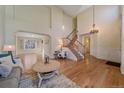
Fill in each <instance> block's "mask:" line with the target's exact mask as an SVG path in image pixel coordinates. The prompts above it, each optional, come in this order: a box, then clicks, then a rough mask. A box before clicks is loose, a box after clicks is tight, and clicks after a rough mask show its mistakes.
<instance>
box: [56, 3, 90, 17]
mask: <svg viewBox="0 0 124 93" xmlns="http://www.w3.org/2000/svg"><path fill="white" fill-rule="evenodd" d="M57 7H59V8H60V9H62V10H63V11H64V12H65V13H66V14H68V15H70V16H77V15H78V14H79V13H80V12H82V11H84V10H86V9H87V8H89V7H91V5H58V6H57Z"/></svg>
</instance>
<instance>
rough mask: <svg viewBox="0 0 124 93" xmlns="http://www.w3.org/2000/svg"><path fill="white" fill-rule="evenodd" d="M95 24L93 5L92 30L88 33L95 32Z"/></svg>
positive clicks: (96, 30)
mask: <svg viewBox="0 0 124 93" xmlns="http://www.w3.org/2000/svg"><path fill="white" fill-rule="evenodd" d="M95 26H96V24H95V6H93V25H92V30H91V31H90V33H97V32H98V31H99V30H98V29H96V27H95Z"/></svg>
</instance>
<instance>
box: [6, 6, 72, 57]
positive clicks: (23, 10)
mask: <svg viewBox="0 0 124 93" xmlns="http://www.w3.org/2000/svg"><path fill="white" fill-rule="evenodd" d="M50 7H51V13H52V14H50ZM50 15H51V16H50ZM4 21H5V32H4V33H5V37H4V38H5V40H4V41H5V44H15V40H16V39H15V32H17V31H29V32H35V33H45V34H49V35H50V36H51V39H52V40H51V44H52V45H51V46H52V47H51V50H52V52H51V55H53V52H54V51H55V50H56V48H57V46H58V39H60V38H62V37H63V36H64V37H65V36H67V35H68V34H69V33H70V32H71V31H72V18H71V17H70V16H67V15H66V14H63V11H62V10H60V9H58V8H56V7H55V6H49V7H48V6H6V7H5V20H4ZM50 23H51V24H50ZM63 24H65V25H66V26H65V29H64V30H63V29H62V25H63ZM50 25H51V28H50Z"/></svg>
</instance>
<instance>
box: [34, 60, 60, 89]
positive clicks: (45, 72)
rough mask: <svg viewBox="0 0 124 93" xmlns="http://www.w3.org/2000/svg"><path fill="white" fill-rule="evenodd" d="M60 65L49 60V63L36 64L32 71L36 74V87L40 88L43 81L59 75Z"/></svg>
mask: <svg viewBox="0 0 124 93" xmlns="http://www.w3.org/2000/svg"><path fill="white" fill-rule="evenodd" d="M59 68H60V63H59V62H57V61H55V60H50V61H49V63H47V64H44V63H43V62H37V63H36V64H34V66H33V70H34V71H35V72H37V74H38V77H39V83H38V87H40V85H41V83H42V80H43V79H48V78H51V77H52V76H54V75H55V74H59V71H58V70H59Z"/></svg>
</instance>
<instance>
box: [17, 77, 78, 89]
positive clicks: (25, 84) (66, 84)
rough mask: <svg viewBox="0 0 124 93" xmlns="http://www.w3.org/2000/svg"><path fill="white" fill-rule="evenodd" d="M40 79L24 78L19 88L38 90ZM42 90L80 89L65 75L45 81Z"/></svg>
mask: <svg viewBox="0 0 124 93" xmlns="http://www.w3.org/2000/svg"><path fill="white" fill-rule="evenodd" d="M37 84H38V79H36V80H35V81H33V80H31V79H29V78H24V77H23V79H22V80H21V81H20V84H19V88H37ZM41 88H80V86H78V85H77V84H76V83H75V82H73V81H71V80H70V79H69V78H67V77H66V76H65V75H58V76H54V77H53V78H51V79H49V80H44V81H43V83H42V85H41Z"/></svg>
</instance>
